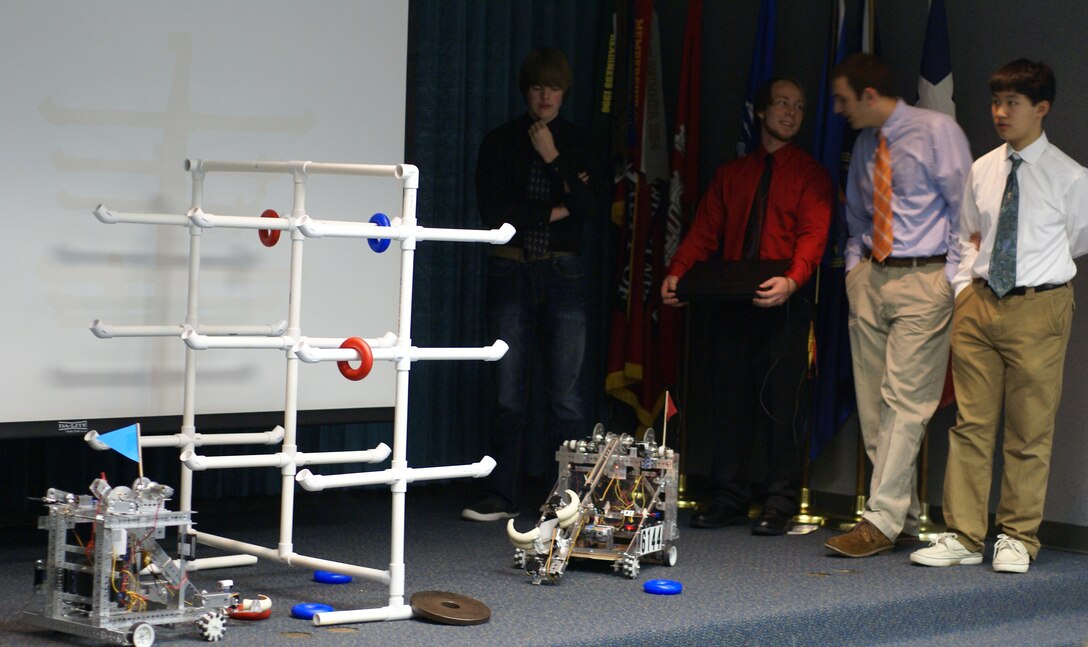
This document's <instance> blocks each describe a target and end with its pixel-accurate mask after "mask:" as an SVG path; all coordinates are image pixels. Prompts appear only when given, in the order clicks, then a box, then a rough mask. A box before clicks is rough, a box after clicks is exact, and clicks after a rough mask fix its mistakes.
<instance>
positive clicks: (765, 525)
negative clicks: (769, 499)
mask: <svg viewBox="0 0 1088 647" xmlns="http://www.w3.org/2000/svg"><path fill="white" fill-rule="evenodd" d="M790 519H791V515H788V514H786V513H785V512H782V511H781V510H779V509H777V508H769V507H764V508H763V512H762V513H761V514H760V515H759V518H758V519H756V520H755V521H753V522H752V534H753V535H763V536H775V535H784V534H786V532H787V531H788V530H789V529H790V526H791V525H792V524H791V523H790Z"/></svg>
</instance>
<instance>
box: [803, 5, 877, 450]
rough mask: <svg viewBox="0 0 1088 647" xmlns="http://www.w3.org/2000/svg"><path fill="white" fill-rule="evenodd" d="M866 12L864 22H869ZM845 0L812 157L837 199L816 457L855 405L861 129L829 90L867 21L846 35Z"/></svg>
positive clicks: (821, 296)
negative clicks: (850, 217) (852, 333)
mask: <svg viewBox="0 0 1088 647" xmlns="http://www.w3.org/2000/svg"><path fill="white" fill-rule="evenodd" d="M867 19H868V17H867V15H866V14H865V13H864V12H862V14H861V16H860V20H861V21H862V22H864V21H867ZM848 24H849V23H848V21H847V19H846V2H845V1H844V0H839V2H837V3H836V6H834V8H833V10H832V25H833V28H832V30H831V43H830V44H829V46H828V48H827V54H826V59H825V61H824V72H823V78H822V81H823V83H822V84H821V86H820V101H819V103H818V104H817V110H818V113H817V117H816V129H817V133H818V134H817V137H816V142H815V145H814V148H813V157H815V158H816V159H818V160H820V162H821V163H823V165H824V167H826V168H827V171H828V173H829V174H830V175H831V179H832V181H833V182H834V183H835V188H836V189H837V197H838V199H837V200H836V201H835V210H834V212H832V215H831V226H830V227H831V228H830V231H829V232H828V236H827V248H826V249H825V251H824V257H823V260H822V261H821V263H820V270H819V275H818V284H817V290H818V292H817V302H816V314H815V320H816V321H815V335H816V358H815V361H814V365H815V379H814V382H813V387H812V391H813V399H812V428H811V434H810V436H809V458H810V459H815V458H816V457H817V456H819V454H820V452H821V451H823V449H824V447H826V446H827V444H828V443H829V442H830V441H831V439H832V438H833V437H834V436H835V433H836V432H837V431H838V430H839V429H840V428H841V427H842V425H843V424H844V423H845V422H846V419H847V418H848V417H849V416H850V413H851V412H852V411H853V409H854V380H853V365H852V363H851V358H850V337H849V331H848V329H847V325H846V321H847V316H848V314H849V307H848V304H847V300H846V287H845V279H844V273H845V272H844V258H843V257H844V253H845V248H846V239H847V230H846V206H845V205H846V198H845V187H846V171H847V168H848V167H849V164H850V151H851V150H852V149H853V142H854V139H855V138H856V136H857V131H855V130H853V129H851V128H850V127H849V124H847V122H846V119H844V118H843V116H842V115H837V114H835V113H834V104H833V100H832V97H831V93H830V87H829V85H830V82H831V79H830V78H828V77H829V76H830V72H831V69H832V68H833V67H834V66H835V65H838V64H839V63H841V62H842V60H843V59H844V58H846V57H847V56H848V55H849V54H852V53H854V52H857V51H858V50H860V49H861V43H860V40H861V38H862V36H861V33H862V32H864V31H865V29H864V26H863V25H860V24H859V25H858V28H857V29H856V30H855V31H854V34H855V40H853V41H852V42H851V40H850V38H849V35H848V29H847V27H848Z"/></svg>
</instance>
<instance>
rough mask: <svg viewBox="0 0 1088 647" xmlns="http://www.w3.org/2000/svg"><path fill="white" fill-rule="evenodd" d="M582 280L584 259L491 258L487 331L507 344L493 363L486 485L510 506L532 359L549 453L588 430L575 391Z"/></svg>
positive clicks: (581, 347)
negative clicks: (537, 368) (539, 379)
mask: <svg viewBox="0 0 1088 647" xmlns="http://www.w3.org/2000/svg"><path fill="white" fill-rule="evenodd" d="M585 282H586V277H585V270H584V269H583V266H582V260H581V258H580V257H579V256H576V255H570V256H560V257H557V258H551V259H547V260H541V261H533V262H519V261H515V260H510V259H507V258H501V257H495V256H492V257H491V258H489V259H488V272H487V322H488V333H489V334H490V336H491V338H492V339H501V340H503V341H505V342H506V343H507V344H509V345H510V350H509V351H507V353H506V356H505V357H504V358H503V359H501V360H499V361H497V362H495V363H494V376H495V386H496V395H497V396H498V397H497V400H498V402H497V403H496V405H497V406H496V411H495V415H494V418H493V419H492V425H491V456H492V457H493V458H494V459H495V461H496V462H497V465H496V467H495V469H494V470H493V471H492V473H491V475H490V476H489V477H488V479H487V481H486V483H485V487H486V489H487V490H489V491H490V492H491V493H493V494H498V495H500V496H502V497H503V498H505V499H508V500H509V501H510V502H511V503H513V504H515V505H518V504H519V503H520V501H519V499H520V497H521V486H522V477H523V473H522V471H523V470H522V468H523V465H522V446H523V444H524V442H525V433H526V429H528V428H529V422H528V415H529V402H530V392H529V388H530V380H531V377H532V373H533V362H534V360H537V358H539V360H538V361H540V362H541V363H542V366H541V368H542V369H543V370H542V371H541V375H542V376H543V382H544V384H543V387H544V395H545V402H546V408H547V420H546V421H545V424H544V430H545V432H544V433H545V434H546V435H547V437H546V438H545V439H544V442H545V443H546V444H545V446H546V447H547V448H548V449H547V451H548V456H549V457H550V456H551V455H552V452H553V451H554V450H555V449H557V448H558V447H559V443H560V442H561V441H563V440H566V439H568V438H581V437H582V436H584V435H585V434H586V433H587V429H586V422H585V420H586V416H585V406H584V403H583V398H582V393H581V390H580V388H579V377H580V375H581V372H582V360H583V358H584V357H585V348H586V285H585ZM551 462H554V461H551ZM551 471H554V468H553V469H552V470H551ZM541 494H543V493H541Z"/></svg>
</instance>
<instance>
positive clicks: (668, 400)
mask: <svg viewBox="0 0 1088 647" xmlns="http://www.w3.org/2000/svg"><path fill="white" fill-rule="evenodd" d="M679 412H680V410H679V409H677V408H676V404H675V403H673V401H672V397H670V396H669V392H668V391H665V420H668V419H669V418H671V417H673V416H675V415H676V414H677V413H679Z"/></svg>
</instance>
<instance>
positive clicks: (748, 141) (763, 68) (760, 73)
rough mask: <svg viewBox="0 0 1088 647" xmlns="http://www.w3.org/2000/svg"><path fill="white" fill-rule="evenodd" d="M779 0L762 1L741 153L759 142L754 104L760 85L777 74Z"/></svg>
mask: <svg viewBox="0 0 1088 647" xmlns="http://www.w3.org/2000/svg"><path fill="white" fill-rule="evenodd" d="M776 15H777V12H776V10H775V0H761V2H760V3H759V26H758V27H757V28H756V44H755V47H754V48H753V49H752V67H751V69H750V70H749V72H748V87H747V89H746V91H745V96H744V109H743V110H742V111H741V129H740V138H739V139H738V140H737V157H740V156H742V155H746V154H748V153H750V152H752V151H754V150H755V149H756V147H757V146H758V145H759V132H758V131H757V130H756V116H755V110H754V105H755V101H756V92H758V91H759V88H760V86H762V85H763V84H764V83H766V82H767V81H768V80H770V78H771V77H772V76H774V33H775V17H776Z"/></svg>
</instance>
